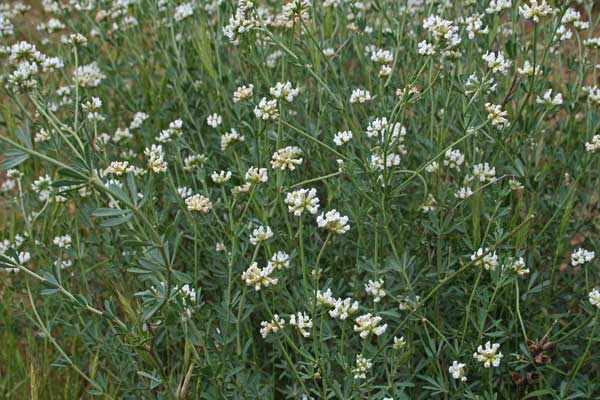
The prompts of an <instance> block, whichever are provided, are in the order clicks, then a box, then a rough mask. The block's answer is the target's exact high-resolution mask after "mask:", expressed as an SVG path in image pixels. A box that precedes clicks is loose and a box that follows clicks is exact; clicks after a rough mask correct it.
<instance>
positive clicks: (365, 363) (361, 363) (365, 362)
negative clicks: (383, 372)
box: [352, 354, 373, 379]
mask: <svg viewBox="0 0 600 400" xmlns="http://www.w3.org/2000/svg"><path fill="white" fill-rule="evenodd" d="M372 366H373V363H372V362H371V360H369V359H367V358H364V357H363V356H362V355H361V354H359V355H357V356H356V365H355V367H354V368H353V369H352V374H353V376H354V379H366V378H367V373H368V372H369V370H370V369H371V367H372Z"/></svg>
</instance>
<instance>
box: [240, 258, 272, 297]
mask: <svg viewBox="0 0 600 400" xmlns="http://www.w3.org/2000/svg"><path fill="white" fill-rule="evenodd" d="M273 271H274V269H273V268H272V267H270V266H266V267H265V268H262V269H260V268H258V264H257V263H256V262H253V263H252V264H251V265H250V266H249V267H248V269H247V270H245V271H244V272H243V273H242V279H243V280H244V282H246V285H248V286H253V287H254V290H256V291H259V290H260V289H262V288H263V286H264V287H268V286H271V285H276V284H277V282H278V281H279V280H278V279H277V278H273V277H271V274H272V273H273Z"/></svg>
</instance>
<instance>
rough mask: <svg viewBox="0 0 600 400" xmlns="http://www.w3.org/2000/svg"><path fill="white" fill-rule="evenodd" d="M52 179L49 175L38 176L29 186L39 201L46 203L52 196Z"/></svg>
mask: <svg viewBox="0 0 600 400" xmlns="http://www.w3.org/2000/svg"><path fill="white" fill-rule="evenodd" d="M51 185H52V179H51V178H50V176H49V175H45V176H40V177H39V178H37V179H36V180H35V181H33V183H32V184H31V190H33V191H34V192H35V193H36V194H37V195H38V199H39V200H40V201H46V200H48V199H50V196H51V195H52V192H53V188H52V186H51Z"/></svg>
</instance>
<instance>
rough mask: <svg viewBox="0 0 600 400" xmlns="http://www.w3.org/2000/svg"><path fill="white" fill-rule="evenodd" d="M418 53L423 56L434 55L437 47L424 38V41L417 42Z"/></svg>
mask: <svg viewBox="0 0 600 400" xmlns="http://www.w3.org/2000/svg"><path fill="white" fill-rule="evenodd" d="M417 53H419V54H420V55H422V56H432V55H434V54H435V48H434V47H433V45H432V44H431V43H429V42H428V41H426V40H423V41H422V42H419V43H418V44H417Z"/></svg>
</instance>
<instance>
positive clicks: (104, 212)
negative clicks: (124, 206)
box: [92, 208, 130, 217]
mask: <svg viewBox="0 0 600 400" xmlns="http://www.w3.org/2000/svg"><path fill="white" fill-rule="evenodd" d="M129 212H130V210H121V209H118V208H98V209H96V210H94V212H92V216H94V217H116V216H121V215H125V214H127V213H129Z"/></svg>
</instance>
